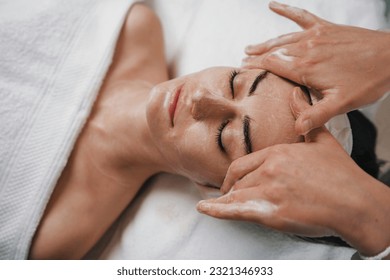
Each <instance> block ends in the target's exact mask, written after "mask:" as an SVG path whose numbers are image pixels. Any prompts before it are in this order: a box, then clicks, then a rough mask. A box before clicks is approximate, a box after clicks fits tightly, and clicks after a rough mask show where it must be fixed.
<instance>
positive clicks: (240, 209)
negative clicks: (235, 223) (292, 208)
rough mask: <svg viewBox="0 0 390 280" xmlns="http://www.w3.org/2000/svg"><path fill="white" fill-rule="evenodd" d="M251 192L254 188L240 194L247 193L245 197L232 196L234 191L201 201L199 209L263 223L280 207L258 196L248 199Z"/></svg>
mask: <svg viewBox="0 0 390 280" xmlns="http://www.w3.org/2000/svg"><path fill="white" fill-rule="evenodd" d="M251 192H252V190H250V191H246V192H244V191H241V192H240V194H242V193H244V194H245V193H247V194H245V195H244V197H245V199H238V198H237V197H238V196H237V195H236V199H232V198H230V196H232V195H233V194H234V193H235V192H234V193H229V194H227V195H225V196H223V197H220V198H219V199H216V200H212V201H208V200H204V201H200V202H199V203H198V205H197V210H198V211H199V212H201V213H204V214H207V215H209V216H212V217H216V218H220V219H235V220H246V221H254V222H258V223H261V222H262V221H264V220H266V219H269V218H270V216H272V214H273V213H275V212H276V211H277V209H278V207H277V206H276V205H275V204H273V203H271V202H269V201H267V200H266V199H261V198H258V197H256V199H247V198H248V197H252V196H253V194H252V193H251Z"/></svg>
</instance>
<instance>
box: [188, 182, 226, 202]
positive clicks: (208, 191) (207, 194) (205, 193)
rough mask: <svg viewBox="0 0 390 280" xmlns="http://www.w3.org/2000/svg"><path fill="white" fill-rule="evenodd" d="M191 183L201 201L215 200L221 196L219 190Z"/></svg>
mask: <svg viewBox="0 0 390 280" xmlns="http://www.w3.org/2000/svg"><path fill="white" fill-rule="evenodd" d="M193 183H194V184H195V186H196V187H197V189H198V191H199V193H200V196H201V197H202V199H209V198H215V197H219V196H221V192H220V191H219V188H216V187H213V186H210V185H205V184H201V183H198V182H193Z"/></svg>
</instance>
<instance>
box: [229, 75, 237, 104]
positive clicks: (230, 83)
mask: <svg viewBox="0 0 390 280" xmlns="http://www.w3.org/2000/svg"><path fill="white" fill-rule="evenodd" d="M237 75H238V71H237V70H232V72H230V79H229V85H230V90H231V93H232V97H233V99H234V97H235V96H234V85H233V81H234V78H235V77H236V76H237Z"/></svg>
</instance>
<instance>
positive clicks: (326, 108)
mask: <svg viewBox="0 0 390 280" xmlns="http://www.w3.org/2000/svg"><path fill="white" fill-rule="evenodd" d="M293 102H297V101H296V100H295V99H293ZM294 106H295V105H294ZM337 108H338V106H337V103H336V102H335V101H334V100H333V99H332V98H331V97H330V96H325V97H324V98H323V99H321V100H320V101H319V102H318V103H316V104H314V105H313V106H309V107H307V108H306V109H305V110H302V111H301V112H300V114H299V116H298V118H297V120H296V122H295V130H296V132H297V133H298V134H300V135H305V134H307V133H309V132H310V131H311V130H312V129H314V128H317V127H321V126H323V125H324V124H325V123H326V122H327V121H329V120H330V119H331V118H332V117H334V116H336V115H337V114H338V113H339V112H338V109H337Z"/></svg>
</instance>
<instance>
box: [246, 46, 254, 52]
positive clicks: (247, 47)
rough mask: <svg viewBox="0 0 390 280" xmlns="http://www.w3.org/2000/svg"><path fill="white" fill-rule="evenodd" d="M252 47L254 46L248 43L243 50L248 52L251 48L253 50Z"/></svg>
mask: <svg viewBox="0 0 390 280" xmlns="http://www.w3.org/2000/svg"><path fill="white" fill-rule="evenodd" d="M253 47H254V46H253V45H248V46H246V47H245V51H246V52H250V51H251V50H253Z"/></svg>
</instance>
